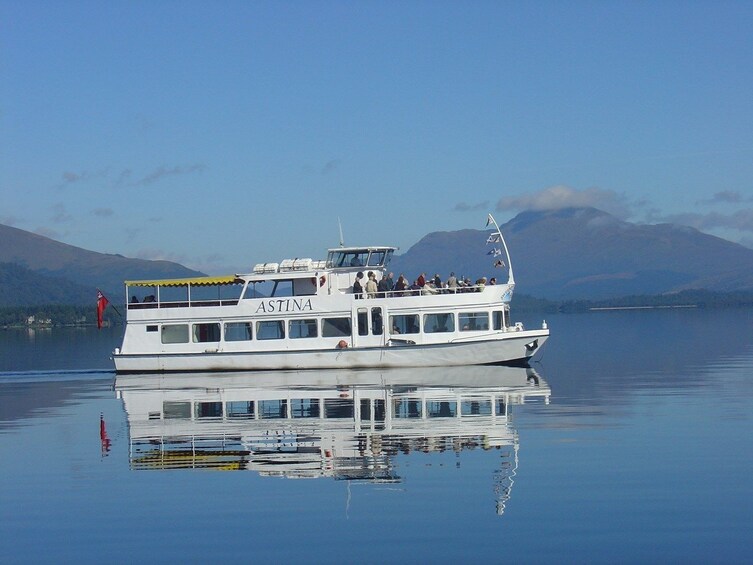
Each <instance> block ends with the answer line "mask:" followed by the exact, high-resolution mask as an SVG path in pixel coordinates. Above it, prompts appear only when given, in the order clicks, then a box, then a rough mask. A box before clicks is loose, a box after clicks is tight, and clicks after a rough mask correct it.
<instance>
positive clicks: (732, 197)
mask: <svg viewBox="0 0 753 565" xmlns="http://www.w3.org/2000/svg"><path fill="white" fill-rule="evenodd" d="M742 202H753V197H747V198H746V197H744V196H743V195H742V194H740V193H739V192H737V191H736V190H722V191H721V192H717V193H716V194H714V196H712V197H711V198H709V199H708V200H699V201H698V202H697V203H698V204H740V203H742Z"/></svg>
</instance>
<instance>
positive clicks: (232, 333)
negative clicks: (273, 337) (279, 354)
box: [225, 322, 254, 341]
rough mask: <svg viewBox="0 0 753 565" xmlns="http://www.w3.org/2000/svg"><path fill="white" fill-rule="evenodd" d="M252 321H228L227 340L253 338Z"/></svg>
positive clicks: (226, 325)
mask: <svg viewBox="0 0 753 565" xmlns="http://www.w3.org/2000/svg"><path fill="white" fill-rule="evenodd" d="M252 328H253V324H252V323H251V322H228V323H227V324H225V341H248V340H250V339H253V337H254V336H253V333H254V332H253V330H252Z"/></svg>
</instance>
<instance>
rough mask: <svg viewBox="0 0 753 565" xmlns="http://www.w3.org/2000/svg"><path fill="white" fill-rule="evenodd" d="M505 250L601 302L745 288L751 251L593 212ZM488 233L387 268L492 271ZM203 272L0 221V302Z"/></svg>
mask: <svg viewBox="0 0 753 565" xmlns="http://www.w3.org/2000/svg"><path fill="white" fill-rule="evenodd" d="M501 229H502V233H503V234H504V236H505V240H506V241H507V243H508V246H509V248H510V254H511V257H512V263H513V267H514V270H515V282H516V283H517V288H516V290H517V292H518V293H522V294H526V295H530V296H534V297H539V298H546V299H550V300H570V299H576V300H577V299H585V300H602V299H609V298H615V297H622V296H629V295H656V294H665V293H675V292H680V291H683V290H693V289H706V290H709V291H716V292H731V291H751V290H753V250H751V249H748V248H746V247H743V246H742V245H739V244H736V243H732V242H730V241H727V240H724V239H721V238H718V237H715V236H712V235H708V234H705V233H702V232H700V231H698V230H696V229H694V228H689V227H685V226H677V225H673V224H657V225H641V224H634V223H630V222H625V221H623V220H620V219H618V218H616V217H614V216H612V215H610V214H607V213H606V212H602V211H601V210H597V209H595V208H567V209H561V210H552V211H543V212H522V213H520V214H518V215H517V216H516V217H514V218H513V219H511V220H510V221H509V222H507V223H506V224H504V225H503V226H501ZM489 233H491V232H490V230H489V229H485V230H473V229H465V230H459V231H453V232H434V233H430V234H428V235H426V236H424V237H423V238H422V239H421V240H420V241H419V242H418V243H416V244H415V245H413V246H412V247H411V248H410V249H408V251H407V252H406V253H404V254H402V255H398V256H396V257H395V258H394V259H393V261H392V263H391V264H390V270H392V271H394V272H395V273H396V275H398V274H400V273H405V275H406V276H407V277H408V278H409V279H411V280H412V279H415V278H417V277H418V275H419V274H420V273H422V272H425V273H426V274H427V275H429V276H433V275H434V274H435V273H438V274H439V275H440V276H441V278H442V279H443V280H446V278H447V276H448V274H449V273H450V272H451V271H454V272H455V273H456V275H457V276H459V277H460V276H467V277H469V278H471V279H472V280H475V279H476V278H478V277H481V276H486V277H491V276H496V277H497V278H498V279H499V280H500V282H502V281H505V280H506V278H507V270H506V269H499V268H495V267H494V266H493V263H494V261H495V258H494V257H492V256H491V255H488V252H489V251H490V250H492V249H493V248H494V247H497V248H500V249H501V247H502V246H501V244H499V243H497V244H487V243H486V241H487V238H488V236H489ZM202 275H203V273H200V272H198V271H194V270H191V269H188V268H186V267H184V266H182V265H179V264H178V263H173V262H170V261H148V260H144V259H129V258H127V257H123V256H121V255H110V254H104V253H96V252H94V251H87V250H85V249H81V248H78V247H74V246H71V245H67V244H65V243H61V242H58V241H54V240H52V239H49V238H46V237H43V236H40V235H36V234H32V233H30V232H26V231H23V230H19V229H17V228H12V227H10V226H4V225H2V224H0V306H24V305H36V304H49V303H58V304H86V303H91V302H92V301H93V298H92V297H93V296H94V292H95V289H96V288H100V289H102V290H103V291H106V292H108V293H109V294H110V298H111V299H112V300H116V301H119V300H121V297H122V288H123V286H122V284H123V281H124V280H128V279H152V278H155V279H156V278H181V277H195V276H202Z"/></svg>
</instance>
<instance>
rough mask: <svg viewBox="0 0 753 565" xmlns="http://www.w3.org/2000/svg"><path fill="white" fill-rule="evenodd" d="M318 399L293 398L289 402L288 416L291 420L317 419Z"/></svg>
mask: <svg viewBox="0 0 753 565" xmlns="http://www.w3.org/2000/svg"><path fill="white" fill-rule="evenodd" d="M319 412H320V410H319V399H317V398H293V399H291V401H290V416H291V417H292V418H318V417H319Z"/></svg>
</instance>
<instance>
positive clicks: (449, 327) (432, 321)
mask: <svg viewBox="0 0 753 565" xmlns="http://www.w3.org/2000/svg"><path fill="white" fill-rule="evenodd" d="M454 331H455V316H453V315H452V314H424V333H427V334H437V333H447V332H454Z"/></svg>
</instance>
